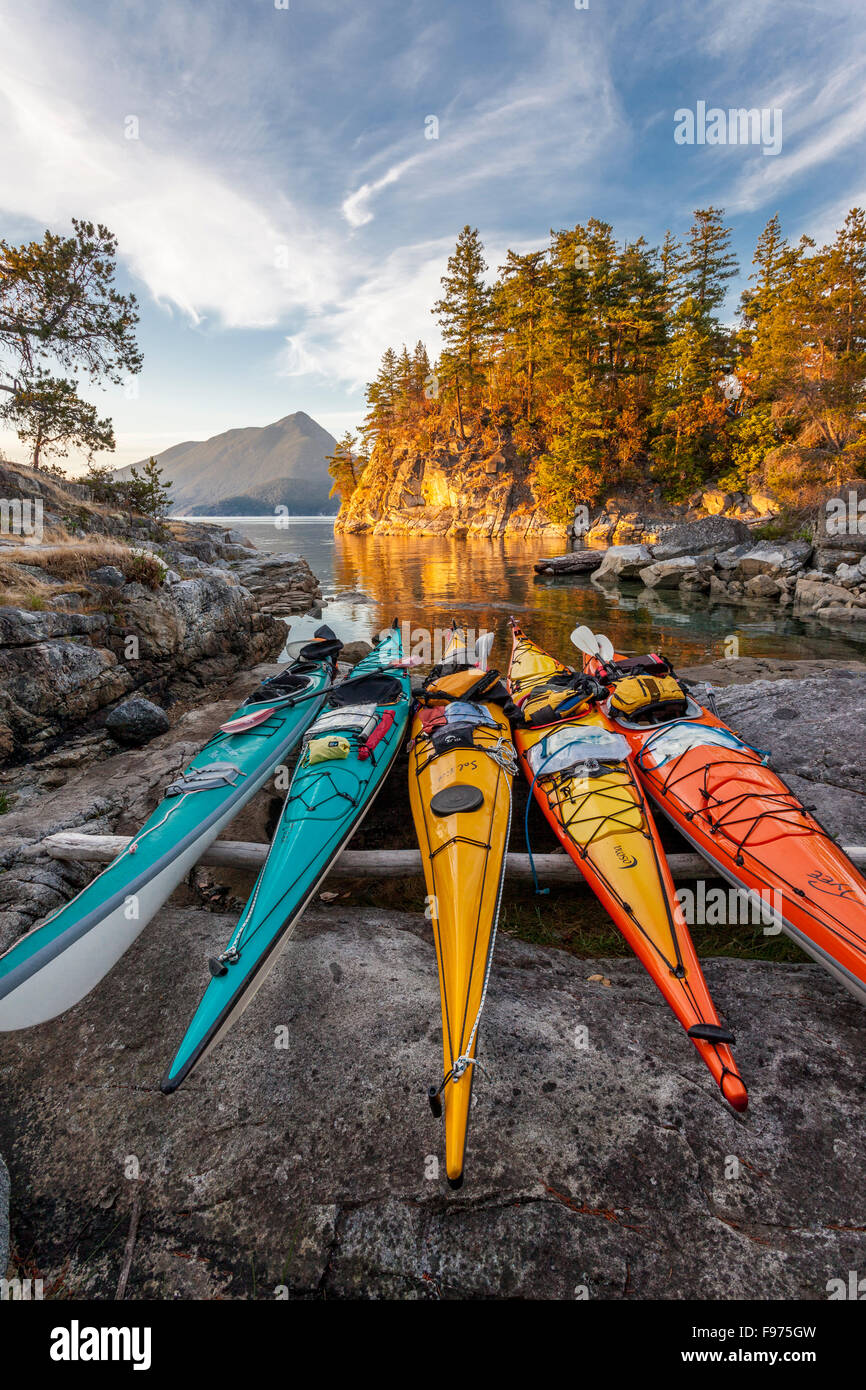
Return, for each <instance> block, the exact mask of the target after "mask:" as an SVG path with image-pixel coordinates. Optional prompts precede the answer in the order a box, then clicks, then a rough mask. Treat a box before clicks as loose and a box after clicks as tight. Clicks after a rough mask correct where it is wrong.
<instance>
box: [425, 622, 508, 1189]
mask: <svg viewBox="0 0 866 1390" xmlns="http://www.w3.org/2000/svg"><path fill="white" fill-rule="evenodd" d="M474 660H475V653H474V650H473V649H472V648H471V646H470V644H469V642H468V640H467V637H466V635H465V633H464V632H462V631H458V630H456V629H455V631H454V632H453V633H452V636H451V639H450V642H449V644H448V646H447V647H446V651H445V656H444V660H443V663H442V665H441V666H440V667H437V668H436V671H435V672H434V674H433V676H432V677H431V678H430V679H429V680H428V681H427V683H426V685H425V690H424V693H423V694H422V695H421V696H420V698H419V703H418V706H417V707H416V711H415V715H414V718H413V721H412V728H411V741H410V756H409V795H410V800H411V803H412V815H413V817H414V820H415V829H416V831H417V835H418V843H419V845H420V848H421V859H422V862H423V865H424V877H425V880H426V885H427V915H428V917H429V918H430V920H431V921H432V923H433V939H434V942H435V945H436V959H437V964H438V967H439V989H440V995H441V1001H442V1047H443V1055H444V1064H445V1073H444V1079H443V1081H442V1084H441V1086H439V1087H438V1088H437V1087H431V1088H430V1092H429V1099H430V1104H431V1108H432V1109H433V1112H434V1114H436V1115H439V1114H441V1113H442V1110H443V1108H444V1112H445V1163H446V1171H447V1176H448V1181H449V1183H450V1185H451V1186H452V1187H460V1185H461V1184H462V1182H463V1159H464V1153H465V1149H466V1132H467V1128H468V1124H469V1105H470V1101H471V1096H472V1074H473V1072H474V1070H475V1065H474V1063H475V1053H476V1048H477V1044H478V1024H479V1020H480V1016H481V1010H482V1008H483V1006H484V999H485V995H486V991H487V980H488V975H489V971H490V962H491V958H492V953H493V946H494V942H495V938H496V923H497V918H498V915H499V903H500V898H501V895H502V880H503V877H504V872H505V854H506V849H507V845H508V831H509V826H510V823H511V779H512V776H513V774H514V771H515V754H514V746H513V744H512V742H511V733H510V727H509V722H508V717H507V715H506V714H505V713H504V711H503V708H502V706H501V705H500V704H498V703H497V702H496V700H495V699H490V698H485V692H489V693H490V694H495V695H496V696H497V698H502V699H506V698H507V697H506V692H505V690H504V687H503V686H502V684H501V682H499V680H498V676H497V673H496V672H495V671H493V672H485V671H484V670H483V669H482V668H481V667H479V666H475V665H474V664H473V663H474ZM482 660H483V658H482ZM497 687H498V689H497Z"/></svg>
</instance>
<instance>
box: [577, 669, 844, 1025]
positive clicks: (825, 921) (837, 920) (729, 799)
mask: <svg viewBox="0 0 866 1390" xmlns="http://www.w3.org/2000/svg"><path fill="white" fill-rule="evenodd" d="M622 660H623V658H622V657H619V656H614V658H613V664H609V665H608V666H605V664H604V663H603V662H602V661H601V660H599V659H598V658H590V659H589V660H588V661H587V662H586V666H587V669H588V670H590V671H591V672H593V673H594V674H596V675H599V676H601V677H602V678H603V679H604V680H605V681H606V682H607V683H608V685H609V686H610V688H611V689H614V688H615V685H616V678H615V669H616V667H615V663H617V662H621V661H622ZM615 727H616V728H617V729H618V730H620V731H621V732H622V733H623V734H624V736H625V737H626V738H627V739H628V742H629V745H630V747H631V749H632V752H633V754H634V762H635V767H636V769H637V773H638V776H639V778H640V781H641V783H642V785H643V786H644V787H645V789H646V791H647V792H648V793H649V795H650V796H651V797H652V799H653V801H654V802H655V803H656V804H657V805H658V806H660V807H661V809H662V810H663V811H664V813H665V815H667V816H668V817H669V819H670V820H671V821H673V823H674V825H675V826H676V827H677V829H678V830H679V831H680V833H681V834H682V835H683V836H684V838H685V839H687V840H688V841H690V843H691V844H693V845H694V846H695V848H696V849H698V850H700V852H701V854H703V855H704V856H705V858H707V859H708V860H709V861H710V863H712V864H714V865H715V867H716V868H717V869H718V871H719V873H721V874H722V875H723V876H724V877H725V878H726V879H727V880H728V881H729V882H730V883H732V884H734V885H735V886H736V887H738V888H744V889H746V890H747V891H748V892H750V893H751V894H752V895H753V901H755V902H756V903H758V904H762V905H763V906H764V908H765V914H764V918H763V920H765V921H773V922H774V923H775V924H776V925H777V926H778V927H779V928H781V929H782V930H783V931H785V932H786V933H787V935H788V936H790V938H791V939H792V941H795V942H796V944H797V945H798V946H800V947H801V949H802V950H804V951H805V952H806V953H807V954H808V955H810V956H812V958H813V959H814V960H816V961H817V962H818V963H819V964H820V965H823V966H824V967H825V968H826V969H827V970H829V971H830V973H831V974H832V975H833V976H835V978H836V979H837V980H839V981H840V983H841V984H843V985H845V987H846V988H847V989H849V990H850V991H851V992H852V993H853V994H855V995H856V996H857V998H858V999H859V1000H860V1001H861V1003H864V1004H866V879H864V878H863V876H862V874H860V873H859V872H858V870H857V869H856V868H855V867H854V865H853V864H852V863H851V860H850V859H849V858H848V857H847V855H846V854H845V853H844V852H843V851H842V850H841V849H840V847H839V846H838V845H837V844H836V843H835V841H834V840H833V839H832V837H831V836H830V835H829V833H828V832H827V831H826V830H825V829H824V827H823V826H822V825H821V824H820V823H819V822H818V821H817V820H816V819H815V817H814V816H813V815H811V814H810V812H809V810H808V809H807V808H806V807H805V806H804V805H803V804H802V802H801V801H800V800H799V799H798V798H797V797H796V796H795V795H794V793H793V792H792V791H791V789H790V787H788V786H787V785H786V784H785V782H783V781H782V778H781V777H779V776H778V774H777V773H775V772H773V771H772V770H771V769H770V768H769V767H768V766H767V758H768V757H769V754H767V753H764V752H762V751H761V750H760V749H754V748H752V747H750V746H749V745H748V744H746V743H744V742H743V741H742V740H741V739H740V738H739V737H738V736H737V735H736V734H735V733H734V732H733V730H731V729H729V728H728V726H727V724H725V723H723V721H722V720H721V719H719V718H718V716H717V715H715V714H712V713H711V712H710V711H709V710H708V709H705V708H704V706H703V705H701V704H699V703H698V702H697V700H696V699H695V698H694V695H693V694H692V693H691V692H688V706H687V708H686V711H685V714H684V715H683V717H681V718H678V719H672V720H671V719H669V720H665V721H664V722H662V723H658V724H642V725H641V724H639V723H638V722H637V721H636V720H625V719H624V718H622V717H618V718H617V719H616V721H615Z"/></svg>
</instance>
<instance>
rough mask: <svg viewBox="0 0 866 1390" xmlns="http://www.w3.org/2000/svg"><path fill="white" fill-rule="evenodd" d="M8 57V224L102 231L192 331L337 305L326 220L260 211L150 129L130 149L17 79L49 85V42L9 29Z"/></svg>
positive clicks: (2, 198) (0, 111)
mask: <svg viewBox="0 0 866 1390" xmlns="http://www.w3.org/2000/svg"><path fill="white" fill-rule="evenodd" d="M37 37H38V38H39V43H38V45H37V42H36V40H37ZM0 46H5V52H6V57H7V59H8V62H7V63H4V65H3V68H2V70H0V136H2V149H3V175H4V177H3V187H2V191H0V206H2V207H3V209H4V211H5V212H6V213H7V214H9V213H11V214H13V215H17V216H22V217H27V218H31V219H34V220H36V221H39V222H43V223H50V224H51V225H52V226H57V225H59V224H63V223H68V221H69V219H70V218H71V217H72V216H76V215H78V216H81V215H85V216H88V217H91V218H93V220H99V221H103V222H105V223H106V224H107V225H108V226H109V227H110V228H111V230H112V231H113V232H114V233H115V235H116V236H117V237H118V240H119V242H120V245H121V251H122V255H123V257H124V259H125V260H126V262H127V264H128V265H129V267H130V269H131V271H132V272H133V274H135V275H136V276H138V277H139V278H140V279H141V280H142V281H144V283H145V284H146V285H147V287H148V289H149V290H150V292H151V294H152V295H153V297H154V298H155V299H156V300H157V301H158V302H161V303H165V304H169V305H173V306H176V307H177V308H178V309H180V310H181V312H183V313H184V314H186V315H188V316H189V318H190V319H192V320H193V321H197V320H199V319H201V318H203V317H208V316H211V315H213V316H214V317H216V318H217V319H218V320H219V321H220V322H221V323H222V324H223V325H224V326H226V327H230V328H232V327H244V328H249V327H264V326H268V325H274V324H276V323H278V322H280V321H281V319H283V318H284V317H285V316H286V315H287V314H290V313H294V312H296V311H298V310H299V309H301V310H312V311H315V310H317V309H318V308H320V307H321V305H322V304H323V303H325V302H326V301H327V300H328V299H331V298H333V297H335V296H336V295H338V294H339V292H340V286H341V283H342V276H343V266H342V262H341V259H340V257H339V255H338V254H337V249H336V246H335V244H334V242H333V239H332V238H330V237H329V236H328V235H326V234H323V231H322V227H321V225H320V223H319V221H318V219H313V218H311V217H308V216H307V215H306V214H305V213H304V212H303V211H302V210H301V209H300V208H298V207H297V206H295V205H293V203H292V202H291V201H290V200H289V199H288V198H287V197H286V196H285V195H283V194H280V193H271V194H270V196H269V197H267V198H262V199H259V198H258V197H256V196H255V193H254V191H252V189H249V190H244V189H242V188H239V187H237V186H236V184H235V183H234V182H232V181H230V180H229V179H228V178H227V177H225V176H223V175H221V174H220V173H219V172H218V171H216V170H214V169H212V168H209V167H208V166H207V164H205V163H203V162H202V161H201V160H197V159H195V158H194V157H192V156H190V155H187V154H186V153H185V152H184V147H183V144H182V142H179V141H177V140H176V139H175V140H170V139H167V138H166V137H165V136H164V135H161V133H160V132H159V131H152V132H150V133H148V130H147V126H146V123H145V124H144V126H143V128H142V132H141V138H140V139H138V140H135V139H126V138H125V137H124V127H123V118H122V116H120V115H118V116H117V118H116V124H115V126H114V130H113V131H112V132H111V133H110V134H109V133H108V132H107V131H106V127H105V122H104V121H101V120H99V119H98V118H97V117H96V115H95V114H90V115H89V114H88V113H87V112H86V111H85V107H84V106H83V104H81V103H79V102H77V101H76V100H74V99H73V98H71V97H70V96H67V95H66V94H64V93H63V92H62V91H60V90H58V89H57V87H56V86H52V85H49V84H48V82H47V80H43V81H40V82H36V81H33V80H29V79H28V78H26V77H21V76H18V74H19V73H22V72H24V73H33V72H41V73H45V74H46V75H49V74H50V72H51V63H52V59H51V52H50V46H49V45H47V44H46V43H45V41H44V34H42V33H40V34H39V35H38V36H37V35H36V34H35V33H34V34H30V35H28V34H27V33H26V32H25V31H24V29H23V27H22V28H21V29H20V30H18V31H15V30H13V29H12V27H11V26H10V25H8V24H7V22H5V21H2V20H0ZM37 46H38V48H39V52H38V53H37V51H36V49H37Z"/></svg>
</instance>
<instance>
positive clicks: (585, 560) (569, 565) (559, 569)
mask: <svg viewBox="0 0 866 1390" xmlns="http://www.w3.org/2000/svg"><path fill="white" fill-rule="evenodd" d="M603 559H604V551H603V550H571V551H569V553H568V554H567V555H551V556H549V557H548V558H547V559H545V560H536V562H535V571H536V573H537V574H589V573H590V571H591V570H597V569H598V567H599V565H600V564H601V562H602V560H603Z"/></svg>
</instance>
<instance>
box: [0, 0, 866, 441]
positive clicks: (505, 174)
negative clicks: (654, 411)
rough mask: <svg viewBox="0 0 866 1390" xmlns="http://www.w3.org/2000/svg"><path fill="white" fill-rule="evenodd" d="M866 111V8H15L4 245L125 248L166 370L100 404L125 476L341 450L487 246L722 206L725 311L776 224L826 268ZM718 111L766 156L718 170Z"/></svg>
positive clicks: (675, 222)
mask: <svg viewBox="0 0 866 1390" xmlns="http://www.w3.org/2000/svg"><path fill="white" fill-rule="evenodd" d="M864 91H866V3H864V0H725V3H723V4H719V3H717V0H501V2H500V3H477V0H473V3H471V4H467V3H466V0H435V3H434V0H363V3H349V0H147V3H146V4H142V3H141V0H28V3H22V0H15V2H14V3H13V2H12V0H0V152H2V154H0V238H2V239H5V240H7V241H12V242H19V241H24V240H26V239H30V238H32V237H39V236H41V235H42V233H43V231H44V229H45V228H46V227H50V228H51V229H52V230H55V231H62V230H65V229H68V227H69V223H70V219H71V218H72V217H74V216H78V217H83V218H87V219H90V220H92V221H101V222H103V223H105V224H106V225H107V226H108V227H109V228H110V229H111V230H112V231H113V232H114V233H115V235H116V236H117V238H118V241H119V253H118V254H119V267H118V283H119V285H120V287H121V288H122V289H124V290H132V291H133V292H134V293H135V294H136V296H137V297H138V299H139V301H140V311H141V324H140V330H139V343H140V346H141V348H142V350H143V353H144V360H145V361H144V369H143V371H142V372H141V374H140V375H139V376H138V377H136V378H135V379H134V380H133V381H131V382H130V383H128V384H127V385H125V386H124V387H119V388H112V389H109V390H107V391H105V392H101V391H98V390H96V391H93V390H90V391H87V392H86V393H85V394H88V395H89V396H90V398H91V399H93V400H94V402H95V403H96V404H97V405H98V406H99V407H100V412H101V413H103V414H109V415H111V417H112V419H113V420H114V424H115V431H116V435H117V451H116V454H115V455H114V456H111V457H110V458H109V457H108V456H103V458H102V461H112V462H115V463H117V464H118V465H121V464H125V463H129V462H133V461H135V460H136V459H140V458H142V457H146V456H147V455H149V454H151V453H158V452H160V451H161V450H162V449H165V448H167V447H168V446H169V445H171V444H175V443H179V442H180V441H182V440H186V439H205V438H208V437H209V436H211V435H213V434H217V433H219V432H220V431H222V430H225V429H229V428H235V427H241V426H247V425H264V424H267V423H269V422H271V421H273V420H276V419H279V418H281V417H282V416H284V415H288V414H290V413H291V412H293V411H295V410H305V411H306V412H307V413H308V414H310V415H312V416H313V417H314V418H315V419H317V420H318V421H320V423H321V424H323V425H324V426H325V427H326V428H328V429H330V430H331V431H332V433H334V434H340V433H342V432H343V431H344V430H346V429H348V428H351V427H354V426H356V425H357V424H358V423H359V421H360V419H361V418H362V416H363V413H364V412H363V390H364V384H365V382H366V381H368V380H369V379H370V378H371V377H372V376H374V375H375V373H376V370H377V368H378V364H379V359H380V358H381V355H382V352H383V351H384V350H385V348H386V347H388V346H389V345H393V346H395V347H398V348H399V346H400V345H401V344H402V343H403V342H404V341H405V342H407V343H409V344H410V345H412V344H414V343H415V342H416V340H417V339H419V338H421V339H423V340H424V341H425V342H426V343H427V344H428V348H429V349H430V351H431V353H435V352H436V350H437V348H438V345H439V338H438V329H437V325H436V322H435V319H434V317H433V316H432V315H431V313H430V308H431V305H432V304H433V302H434V300H435V299H436V298H437V296H438V293H439V277H440V276H441V275H442V274H443V272H444V269H445V262H446V260H447V257H448V254H449V252H450V251H451V250H452V249H453V246H454V242H455V240H456V237H457V234H458V233H459V231H460V229H461V227H462V226H463V225H464V224H465V223H469V224H470V225H472V226H475V227H477V228H478V229H479V232H480V234H481V237H482V240H483V242H484V245H485V248H486V255H487V261H488V264H489V265H490V267H491V273H493V272H494V271H495V269H496V267H497V266H498V265H499V264H501V262H502V261H503V260H504V256H505V252H506V250H507V249H508V248H509V247H511V248H513V249H515V250H518V251H520V250H526V249H528V248H529V247H536V246H540V245H542V244H544V242H545V240H546V238H547V236H548V233H549V231H550V229H551V228H560V227H568V226H573V225H574V224H575V223H577V222H583V221H585V220H586V219H587V218H588V217H591V216H594V217H597V218H601V219H604V220H606V221H609V222H611V223H612V224H613V227H614V231H615V233H616V235H617V237H618V238H620V239H625V240H627V239H631V238H634V237H637V236H639V235H641V234H643V235H644V236H646V237H647V239H648V240H649V241H650V242H652V243H654V244H655V243H658V242H659V241H660V240H661V239H662V237H663V236H664V232H665V230H666V228H668V227H671V228H673V229H674V230H675V231H678V232H679V233H681V234H682V233H684V232H685V231H686V230H687V228H688V224H689V221H690V216H691V213H692V211H693V209H694V208H696V207H705V206H708V205H709V204H713V205H716V206H721V207H723V208H725V210H726V213H727V217H728V220H729V221H730V223H731V225H732V226H733V229H734V238H733V240H734V247H735V250H736V252H737V254H738V256H739V259H740V263H741V267H742V276H741V279H740V281H739V282H737V283H735V284H733V285H732V287H731V296H730V300H729V312H730V313H731V314H732V313H733V309H734V306H735V304H736V300H737V298H738V295H739V290H740V289H741V288H742V284H743V283H744V281H745V277H746V275H747V274H748V273H749V262H750V260H751V257H752V254H753V250H754V245H755V241H756V239H757V237H758V235H759V234H760V231H761V229H762V227H763V226H764V225H765V223H766V221H767V220H768V218H769V217H770V216H771V215H772V214H773V213H774V212H778V213H779V214H780V216H781V218H782V222H783V227H784V230H785V231H786V233H787V234H788V235H789V236H791V237H798V236H799V235H800V234H801V233H803V232H808V233H809V234H810V235H812V236H814V237H816V239H817V240H818V241H819V243H820V242H821V241H823V240H826V239H829V238H830V237H831V236H832V234H833V231H834V229H835V228H836V227H837V226H838V225H839V223H840V222H841V220H842V219H843V218H844V216H845V213H846V212H847V211H848V209H849V208H851V207H853V206H862V205H864V203H866V161H864V154H866V100H864V96H863V93H864ZM699 103H705V108H706V110H708V111H712V109H714V108H719V109H721V110H723V111H724V112H726V113H727V111H728V110H730V109H732V108H756V109H758V110H759V111H762V112H766V117H765V138H764V139H763V142H762V143H742V142H740V141H738V140H735V139H733V140H732V139H728V138H727V136H726V139H725V142H724V143H719V142H718V141H716V142H715V143H713V142H712V140H714V139H715V136H712V135H711V137H710V139H709V140H708V141H707V142H705V143H698V142H697V135H698V133H699V128H700V124H701V121H700V114H699ZM683 110H687V111H690V112H693V113H695V122H696V124H695V128H694V131H693V135H694V137H695V142H694V143H682V142H680V141H678V139H677V138H676V136H677V130H678V129H679V131H680V135H681V136H682V134H683V131H684V130H685V126H684V124H683V120H682V117H680V118H677V116H676V113H677V112H678V111H679V112H681V111H683ZM773 113H781V115H778V114H776V115H774V114H773ZM719 130H720V127H718V126H717V127H716V130H715V135H716V136H718V134H719ZM780 132H781V148H780V149H779V150H778V151H777V152H774V147H775V146H776V145H778V144H779V139H778V136H779V133H780ZM730 133H732V132H728V134H730ZM0 448H2V449H4V450H5V452H6V453H7V454H8V456H9V457H12V458H22V459H23V458H24V457H25V451H24V450H23V448H22V446H21V445H19V444H18V442H17V441H16V440H15V438H14V436H9V435H8V434H5V435H4V434H3V433H2V432H0Z"/></svg>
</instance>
